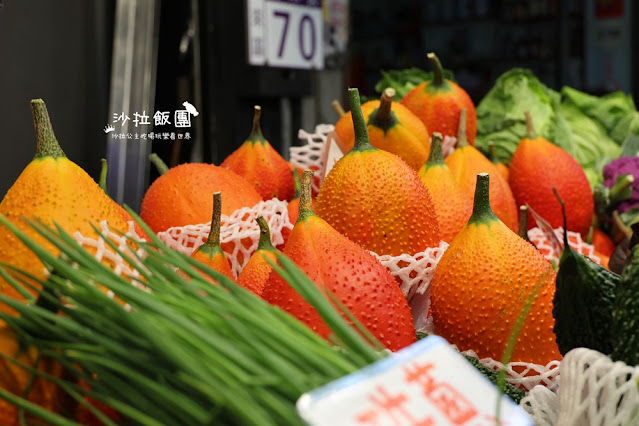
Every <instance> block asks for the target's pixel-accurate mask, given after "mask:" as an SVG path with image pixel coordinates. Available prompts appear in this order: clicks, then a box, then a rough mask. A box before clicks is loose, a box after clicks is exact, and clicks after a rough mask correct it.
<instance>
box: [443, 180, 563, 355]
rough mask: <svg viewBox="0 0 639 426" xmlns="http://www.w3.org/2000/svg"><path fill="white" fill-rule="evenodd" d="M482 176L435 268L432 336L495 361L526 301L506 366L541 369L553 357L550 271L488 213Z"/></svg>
mask: <svg viewBox="0 0 639 426" xmlns="http://www.w3.org/2000/svg"><path fill="white" fill-rule="evenodd" d="M490 179H492V176H490V177H489V175H488V173H481V174H479V175H478V177H477V189H476V192H475V200H474V207H473V214H472V215H471V217H470V219H469V221H468V224H467V225H466V227H465V228H464V229H463V230H462V231H461V232H459V234H457V236H456V237H455V238H454V239H453V241H452V242H451V243H450V245H449V247H448V249H447V250H446V252H444V254H443V256H442V258H441V260H440V261H439V263H438V265H437V269H436V270H435V275H434V277H433V280H432V283H431V310H432V315H433V322H434V325H435V332H436V333H437V334H439V335H441V336H442V337H444V338H445V339H447V340H448V341H449V342H450V343H452V344H455V345H457V347H458V348H459V349H460V350H462V351H464V350H469V349H472V350H474V351H475V352H477V354H478V355H479V357H480V358H481V357H490V358H493V359H496V360H501V359H502V356H503V355H504V351H505V350H506V345H507V344H508V341H509V339H510V336H511V333H512V331H513V328H514V326H515V323H516V322H517V321H518V319H519V317H520V315H522V312H524V310H525V307H526V306H527V305H528V304H529V303H530V305H529V306H530V309H529V311H528V312H527V315H526V317H525V321H524V323H523V327H522V328H521V331H520V332H519V333H518V335H517V337H516V344H515V347H514V351H513V353H512V358H511V361H523V362H529V363H535V364H541V365H546V364H547V363H548V362H550V361H553V360H559V359H561V354H560V352H559V348H558V346H557V343H556V341H555V334H554V331H553V328H554V324H555V320H554V317H553V314H552V309H553V297H554V293H555V278H556V274H555V271H554V269H553V267H552V265H551V264H550V262H549V261H548V260H546V259H545V258H544V257H543V255H542V254H541V253H540V252H539V251H538V250H537V249H536V248H535V247H534V246H533V245H532V244H530V243H528V242H527V241H525V240H524V239H523V238H521V237H519V236H518V235H517V234H516V233H515V232H513V231H512V230H511V229H510V228H509V227H508V226H506V225H505V224H504V223H503V222H502V221H501V220H499V218H498V217H497V216H495V214H494V213H493V211H492V210H491V208H490V201H489V198H490V196H489V187H490V183H489V180H490Z"/></svg>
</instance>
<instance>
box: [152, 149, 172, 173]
mask: <svg viewBox="0 0 639 426" xmlns="http://www.w3.org/2000/svg"><path fill="white" fill-rule="evenodd" d="M149 161H151V163H152V164H153V165H154V166H155V168H156V169H157V171H158V173H159V174H160V175H163V174H164V173H166V172H168V171H169V166H167V165H166V163H165V162H164V161H162V159H161V158H160V156H159V155H157V154H156V153H155V152H152V153H151V154H149Z"/></svg>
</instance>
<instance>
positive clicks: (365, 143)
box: [348, 88, 374, 151]
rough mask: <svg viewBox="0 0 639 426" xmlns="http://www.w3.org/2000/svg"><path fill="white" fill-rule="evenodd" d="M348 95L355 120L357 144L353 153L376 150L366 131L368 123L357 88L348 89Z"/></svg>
mask: <svg viewBox="0 0 639 426" xmlns="http://www.w3.org/2000/svg"><path fill="white" fill-rule="evenodd" d="M348 95H349V99H350V103H351V115H352V119H353V128H354V129H355V144H354V146H353V151H366V150H369V149H374V148H373V145H371V142H370V140H369V139H368V130H366V121H365V120H364V115H363V114H362V106H361V103H360V100H359V90H357V89H356V88H350V89H348Z"/></svg>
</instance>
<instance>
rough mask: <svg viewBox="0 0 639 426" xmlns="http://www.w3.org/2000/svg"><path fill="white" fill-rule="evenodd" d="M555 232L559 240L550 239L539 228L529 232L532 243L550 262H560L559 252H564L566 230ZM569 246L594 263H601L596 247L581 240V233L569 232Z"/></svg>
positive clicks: (561, 229)
mask: <svg viewBox="0 0 639 426" xmlns="http://www.w3.org/2000/svg"><path fill="white" fill-rule="evenodd" d="M553 231H554V233H555V236H556V237H557V239H551V238H548V236H547V235H546V234H545V233H544V231H542V230H541V229H540V228H537V227H535V228H531V229H529V230H528V238H529V239H530V241H532V243H533V244H534V245H535V246H536V247H537V249H538V250H539V251H540V252H541V254H543V255H544V257H545V258H546V259H548V260H549V261H553V260H555V261H557V260H559V257H560V253H559V252H560V251H561V250H563V243H562V242H563V240H564V228H563V227H561V226H560V227H559V228H556V229H554V230H553ZM568 244H569V245H570V247H572V248H573V250H575V251H577V252H579V253H581V254H583V255H585V256H588V257H589V258H590V259H591V260H592V261H593V262H596V263H600V262H601V258H600V257H599V256H597V255H596V254H595V247H594V246H593V245H592V244H588V243H587V242H585V241H584V240H583V239H582V238H581V234H580V233H578V232H573V231H568Z"/></svg>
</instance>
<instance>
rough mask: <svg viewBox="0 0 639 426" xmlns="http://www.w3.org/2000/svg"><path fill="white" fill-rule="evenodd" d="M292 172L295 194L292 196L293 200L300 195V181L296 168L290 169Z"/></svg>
mask: <svg viewBox="0 0 639 426" xmlns="http://www.w3.org/2000/svg"><path fill="white" fill-rule="evenodd" d="M291 173H292V174H293V187H294V188H295V195H294V196H293V200H297V199H298V198H300V196H301V195H302V183H301V182H300V173H299V172H298V171H297V169H293V170H291Z"/></svg>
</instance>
